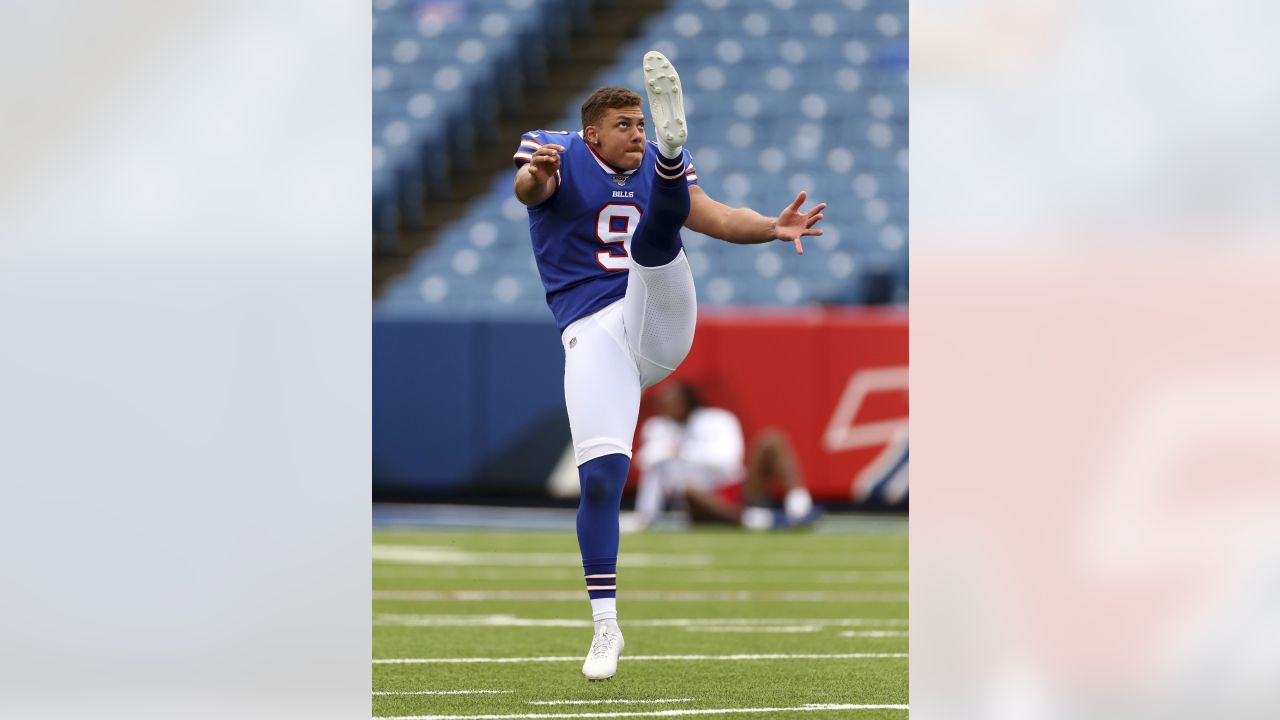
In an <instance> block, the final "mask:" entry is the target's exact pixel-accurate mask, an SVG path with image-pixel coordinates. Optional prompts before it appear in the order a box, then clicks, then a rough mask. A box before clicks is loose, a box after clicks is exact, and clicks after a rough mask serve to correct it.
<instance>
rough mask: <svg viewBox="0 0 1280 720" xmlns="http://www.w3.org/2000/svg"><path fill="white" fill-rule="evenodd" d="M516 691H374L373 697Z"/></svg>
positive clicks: (506, 692) (505, 692) (507, 692)
mask: <svg viewBox="0 0 1280 720" xmlns="http://www.w3.org/2000/svg"><path fill="white" fill-rule="evenodd" d="M513 692H516V691H374V694H375V696H401V694H509V693H513Z"/></svg>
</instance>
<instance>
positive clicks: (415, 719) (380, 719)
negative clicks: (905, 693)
mask: <svg viewBox="0 0 1280 720" xmlns="http://www.w3.org/2000/svg"><path fill="white" fill-rule="evenodd" d="M910 707H911V706H910V705H853V704H838V703H821V704H818V703H814V704H811V705H798V706H795V707H762V708H707V709H693V708H687V709H686V708H677V709H671V710H648V711H623V712H588V713H555V714H548V713H520V714H516V715H375V716H374V717H373V720H537V719H541V718H617V717H678V716H680V715H729V714H738V713H788V712H815V711H819V710H908V709H910Z"/></svg>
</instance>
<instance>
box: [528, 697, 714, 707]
mask: <svg viewBox="0 0 1280 720" xmlns="http://www.w3.org/2000/svg"><path fill="white" fill-rule="evenodd" d="M671 702H693V700H692V699H691V698H666V699H664V700H530V701H529V704H530V705H653V704H656V703H671Z"/></svg>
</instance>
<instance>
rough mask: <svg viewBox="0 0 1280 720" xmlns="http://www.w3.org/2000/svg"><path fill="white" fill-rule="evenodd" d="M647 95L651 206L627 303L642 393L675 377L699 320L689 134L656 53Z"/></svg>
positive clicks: (649, 64)
mask: <svg viewBox="0 0 1280 720" xmlns="http://www.w3.org/2000/svg"><path fill="white" fill-rule="evenodd" d="M644 78H645V90H646V92H647V93H648V96H649V114H650V115H651V116H652V118H653V124H654V128H655V131H656V134H657V141H658V157H657V162H656V164H655V165H654V173H655V175H656V177H655V178H654V183H653V190H652V192H651V195H650V200H649V208H648V210H647V211H646V212H645V214H644V216H643V217H641V218H640V222H639V223H638V224H637V226H636V231H635V234H634V235H632V237H631V258H632V265H631V271H630V273H629V275H628V278H627V293H626V298H625V300H624V302H623V308H624V318H625V320H626V323H627V342H628V343H629V345H630V347H631V351H632V354H633V355H635V357H636V361H637V363H638V364H639V366H640V379H641V384H642V386H643V387H650V386H652V385H654V384H655V383H657V382H658V381H660V380H662V379H663V378H665V377H666V376H667V375H670V374H671V372H672V371H673V370H675V368H676V366H677V365H679V364H680V362H681V361H682V360H684V358H685V356H686V355H688V354H689V348H690V347H691V346H692V345H693V329H694V323H695V322H696V320H697V315H698V307H697V298H696V297H695V295H694V287H693V273H692V272H691V271H690V269H689V261H688V259H687V258H686V257H685V254H684V245H683V243H681V241H680V228H681V227H683V226H684V223H685V220H687V219H688V217H689V184H688V181H687V180H686V179H685V153H684V143H685V141H686V140H687V139H688V130H687V127H686V125H685V118H684V97H683V91H682V90H681V87H680V76H679V75H678V74H677V73H676V69H675V67H674V66H672V64H671V62H670V61H669V60H667V58H666V57H664V56H663V55H662V53H659V52H649V53H646V54H645V56H644Z"/></svg>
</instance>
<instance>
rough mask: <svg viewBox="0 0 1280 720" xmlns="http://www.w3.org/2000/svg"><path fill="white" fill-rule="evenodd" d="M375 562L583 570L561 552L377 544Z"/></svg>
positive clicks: (638, 561) (640, 557) (702, 559)
mask: <svg viewBox="0 0 1280 720" xmlns="http://www.w3.org/2000/svg"><path fill="white" fill-rule="evenodd" d="M371 555H372V557H373V561H374V562H382V563H398V564H401V565H470V566H475V565H511V566H516V567H527V566H530V565H546V566H553V567H573V566H575V565H577V566H579V567H581V565H582V556H581V555H579V554H578V553H559V552H468V551H466V550H458V549H457V548H451V547H440V546H434V545H382V544H375V545H374V546H373V549H372V551H371ZM710 564H711V557H710V556H709V555H675V554H672V555H666V554H661V553H637V554H634V555H627V556H626V565H627V567H670V566H681V567H688V566H695V567H701V566H706V565H710Z"/></svg>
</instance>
